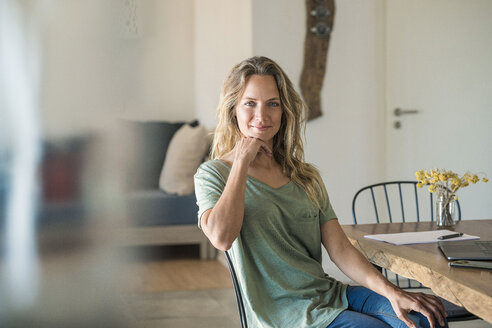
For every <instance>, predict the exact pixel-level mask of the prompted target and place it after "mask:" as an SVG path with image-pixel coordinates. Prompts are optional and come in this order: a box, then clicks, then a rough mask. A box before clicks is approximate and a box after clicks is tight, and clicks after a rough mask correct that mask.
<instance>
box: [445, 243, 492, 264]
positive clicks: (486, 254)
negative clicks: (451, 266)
mask: <svg viewBox="0 0 492 328" xmlns="http://www.w3.org/2000/svg"><path fill="white" fill-rule="evenodd" d="M439 248H440V249H441V251H442V252H443V253H444V256H445V257H446V258H447V259H448V260H483V261H487V260H489V261H490V260H492V240H463V241H440V242H439Z"/></svg>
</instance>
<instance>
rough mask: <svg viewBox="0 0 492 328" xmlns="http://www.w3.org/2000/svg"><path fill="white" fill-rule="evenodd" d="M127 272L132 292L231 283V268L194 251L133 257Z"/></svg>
mask: <svg viewBox="0 0 492 328" xmlns="http://www.w3.org/2000/svg"><path fill="white" fill-rule="evenodd" d="M124 275H125V277H126V279H127V281H129V289H130V291H132V292H144V293H147V292H163V291H178V290H203V289H213V288H230V287H232V280H231V277H230V273H229V270H228V269H227V268H226V267H225V266H224V265H223V264H222V263H221V262H219V261H217V260H215V261H203V260H200V259H199V258H198V256H196V257H195V256H193V254H192V255H191V256H188V255H185V256H179V255H178V256H177V258H176V256H173V257H170V256H163V258H159V256H152V257H150V258H143V259H142V258H134V259H130V260H129V261H127V263H126V264H125V272H124Z"/></svg>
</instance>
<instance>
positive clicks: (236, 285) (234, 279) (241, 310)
mask: <svg viewBox="0 0 492 328" xmlns="http://www.w3.org/2000/svg"><path fill="white" fill-rule="evenodd" d="M224 253H225V257H226V260H227V265H228V266H229V270H230V271H231V277H232V284H233V285H234V292H235V294H236V302H237V310H238V312H239V320H240V321H241V327H242V328H248V322H247V321H246V312H245V311H244V303H243V297H242V295H241V288H240V287H239V281H238V280H237V276H236V271H235V270H234V265H233V264H232V261H231V257H230V256H229V253H228V252H227V251H225V252H224Z"/></svg>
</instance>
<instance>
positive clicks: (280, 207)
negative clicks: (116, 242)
mask: <svg viewBox="0 0 492 328" xmlns="http://www.w3.org/2000/svg"><path fill="white" fill-rule="evenodd" d="M230 170H231V167H230V166H229V165H228V164H226V163H224V162H222V161H220V160H213V161H208V162H205V163H203V164H202V165H201V166H200V168H199V169H198V171H197V173H196V174H195V192H196V196H197V200H198V201H197V203H198V206H199V211H198V224H199V225H200V217H201V215H202V214H203V212H205V211H206V210H208V209H211V208H213V207H214V206H215V204H216V203H217V201H218V200H219V198H220V196H221V194H222V191H223V190H224V187H225V184H226V181H227V178H228V176H229V173H230ZM323 209H324V210H323V212H321V211H320V210H319V209H318V208H317V207H316V206H314V205H313V204H312V203H311V202H310V201H309V199H308V197H307V194H306V192H305V191H304V189H302V188H301V187H299V186H298V185H296V184H295V183H294V182H292V181H290V182H289V183H287V184H286V185H284V186H282V187H279V188H272V187H270V186H269V185H267V184H264V183H262V182H261V181H259V180H257V179H255V178H253V177H250V176H248V178H247V181H246V196H245V209H244V220H243V225H242V227H241V232H240V234H239V236H238V238H237V239H236V240H235V241H234V243H233V244H232V247H231V249H230V250H229V254H230V255H231V258H232V261H233V264H234V268H235V270H236V274H237V276H238V280H239V284H240V286H241V291H242V293H243V301H244V306H245V310H246V315H247V320H248V325H249V326H250V327H262V328H263V327H279V328H286V327H295V328H301V327H313V328H324V327H326V326H328V325H329V324H330V323H331V322H332V321H333V320H334V319H335V318H336V316H337V315H338V314H340V312H342V311H343V310H344V309H346V308H347V305H348V302H347V297H346V285H344V284H342V283H340V282H338V281H336V280H335V279H333V278H330V277H329V276H328V275H327V274H325V272H324V271H323V267H322V266H321V231H320V226H321V225H322V224H323V223H325V222H327V221H329V220H331V219H335V218H336V216H335V213H334V211H333V209H332V207H331V204H330V202H329V201H327V202H326V204H325V206H324V208H323Z"/></svg>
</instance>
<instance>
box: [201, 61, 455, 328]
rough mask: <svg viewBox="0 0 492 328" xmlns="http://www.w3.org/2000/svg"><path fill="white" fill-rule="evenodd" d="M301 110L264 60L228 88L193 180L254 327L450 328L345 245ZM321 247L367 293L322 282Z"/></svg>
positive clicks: (205, 225) (235, 73) (242, 67)
mask: <svg viewBox="0 0 492 328" xmlns="http://www.w3.org/2000/svg"><path fill="white" fill-rule="evenodd" d="M304 109H305V104H304V103H303V101H302V100H301V98H300V96H299V95H298V94H297V92H296V91H295V90H294V88H293V85H292V83H291V82H290V80H289V79H288V77H287V76H286V74H285V73H284V72H283V70H282V69H281V68H280V67H279V66H278V65H277V64H276V63H275V62H273V61H272V60H270V59H268V58H265V57H252V58H249V59H246V60H244V61H243V62H241V63H240V64H238V65H236V66H235V67H234V68H233V69H232V71H231V73H230V75H229V76H228V78H227V79H226V81H225V83H224V86H223V88H222V92H221V97H220V103H219V106H218V110H217V111H218V116H219V122H218V126H217V129H216V131H215V136H214V144H213V150H212V156H213V158H214V160H211V161H208V162H205V163H204V164H202V165H201V166H200V168H199V169H198V171H197V173H196V175H195V189H196V194H197V199H198V205H199V213H198V215H199V222H198V224H199V226H200V227H201V228H202V229H203V232H204V233H205V235H206V236H207V237H208V238H209V239H210V241H211V242H212V244H213V245H214V246H215V247H216V248H218V249H220V250H223V251H225V250H229V253H230V255H231V257H232V259H233V261H234V264H235V265H234V266H235V268H236V270H237V273H238V279H239V281H240V284H241V287H242V288H241V289H242V292H243V294H244V299H245V307H246V312H247V318H248V323H249V324H250V325H251V326H252V327H282V328H285V327H295V328H297V327H316V328H319V327H323V328H324V327H330V328H335V327H365V328H367V327H400V326H402V327H405V325H408V326H410V327H432V328H434V327H437V326H438V324H437V323H439V325H440V326H446V322H445V319H444V317H445V312H444V308H443V306H442V304H441V303H440V301H439V300H438V299H437V298H436V297H434V296H429V295H425V294H421V293H408V292H405V291H403V290H401V289H399V288H397V287H396V286H394V285H393V284H391V283H389V282H388V281H387V280H386V279H385V278H384V277H383V276H382V275H381V274H380V273H379V272H378V271H377V270H376V269H375V268H374V267H373V266H372V265H371V264H370V263H369V262H368V261H367V260H366V259H365V258H364V256H362V254H360V253H359V252H358V251H357V250H356V249H355V248H354V247H353V246H352V245H351V243H350V242H349V241H348V239H347V237H346V236H345V234H344V233H343V231H342V229H341V227H340V225H339V223H338V220H337V218H336V215H335V213H334V211H333V209H332V207H331V204H330V201H329V199H328V195H327V193H326V190H325V187H324V184H323V182H322V180H321V177H320V175H319V173H318V171H317V170H316V169H315V168H314V167H313V166H311V165H309V164H307V163H305V162H304V150H303V143H302V140H301V127H302V123H303V114H304ZM321 244H322V245H323V246H324V247H325V248H326V250H327V251H328V254H329V256H330V258H331V260H332V261H333V262H334V263H335V264H336V265H337V266H338V267H339V268H340V269H341V270H342V271H343V272H344V273H345V274H346V275H347V276H348V277H350V278H351V279H352V280H354V281H356V282H357V283H359V284H360V285H361V286H346V285H344V284H342V283H340V282H338V281H336V280H334V279H333V278H330V277H329V276H327V275H326V274H325V273H324V272H323V268H322V266H321Z"/></svg>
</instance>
